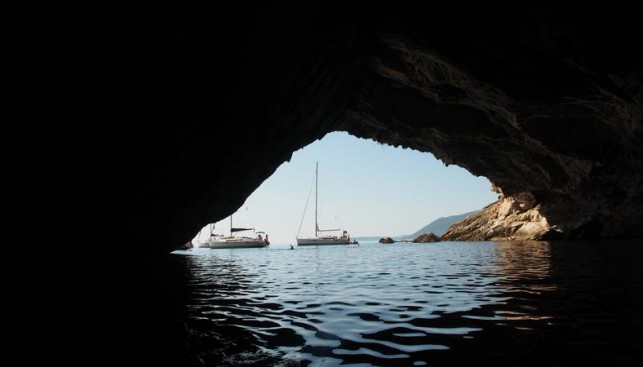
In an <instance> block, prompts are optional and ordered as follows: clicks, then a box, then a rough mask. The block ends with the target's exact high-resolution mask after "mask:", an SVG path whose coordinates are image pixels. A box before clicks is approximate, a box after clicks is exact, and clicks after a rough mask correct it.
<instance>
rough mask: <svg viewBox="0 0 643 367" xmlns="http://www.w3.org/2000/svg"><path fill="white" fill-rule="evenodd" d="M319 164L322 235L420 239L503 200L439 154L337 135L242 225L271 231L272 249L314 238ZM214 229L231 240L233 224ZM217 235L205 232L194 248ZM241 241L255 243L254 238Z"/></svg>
mask: <svg viewBox="0 0 643 367" xmlns="http://www.w3.org/2000/svg"><path fill="white" fill-rule="evenodd" d="M315 162H319V178H318V181H319V199H318V223H319V228H320V229H332V228H341V229H343V230H346V231H348V233H349V234H350V235H351V236H352V237H360V236H390V237H393V238H395V237H397V236H400V235H407V234H412V233H414V232H416V231H418V230H419V229H421V228H422V227H424V226H425V225H427V224H429V223H431V222H432V221H434V220H436V219H438V218H440V217H446V216H450V215H457V214H462V213H466V212H469V211H473V210H479V209H481V208H482V207H484V206H485V205H487V204H490V203H492V202H494V201H495V200H496V199H497V197H498V194H496V193H494V192H492V191H491V183H490V182H489V180H488V179H487V178H485V177H476V176H473V175H472V174H471V173H469V172H468V171H467V170H465V169H463V168H460V167H457V166H455V165H450V166H449V167H446V166H445V164H444V163H442V161H439V160H437V159H436V158H435V157H434V156H433V155H432V154H429V153H421V152H418V151H416V150H412V149H403V148H395V147H392V146H388V145H383V144H380V143H377V142H375V141H372V140H368V139H360V138H356V137H354V136H352V135H349V134H347V133H345V132H333V133H330V134H328V135H326V136H325V137H324V138H323V139H321V140H317V141H315V142H313V143H312V144H310V145H308V146H306V147H304V148H302V149H300V150H298V151H296V152H294V153H293V155H292V159H291V160H290V162H285V163H283V164H282V165H281V166H280V167H279V168H278V169H277V170H276V171H275V173H274V174H273V175H272V176H271V177H269V178H268V179H267V180H266V181H264V182H263V184H261V186H259V187H258V188H257V190H255V192H253V193H252V194H251V195H250V196H249V197H248V199H246V202H245V203H244V204H243V205H242V206H241V207H240V208H239V210H237V212H236V213H235V214H233V216H232V218H233V223H234V226H235V227H252V228H255V230H256V231H264V232H266V233H268V235H269V236H270V242H271V244H291V243H292V244H294V243H295V238H296V237H297V234H298V231H299V236H300V237H310V236H314V229H315V224H314V223H315V220H314V210H315V209H314V206H315V192H314V190H315V188H314V181H315ZM309 195H310V196H309ZM307 201H308V206H307V208H306V202H307ZM305 208H306V212H305V215H304V209H305ZM302 218H303V222H302ZM300 223H301V229H300ZM214 226H215V230H214V232H215V233H222V234H225V235H229V234H230V219H229V217H228V218H225V219H223V220H221V221H219V222H217V223H215V225H214ZM209 233H210V229H209V227H205V228H204V229H203V230H202V231H201V232H200V235H197V236H196V237H195V239H194V241H196V242H198V241H199V239H201V240H205V239H206V238H207V237H208V236H209ZM327 234H328V233H327ZM335 234H341V232H335ZM238 235H247V236H252V237H254V234H253V233H252V231H248V232H240V233H239V234H238ZM196 242H195V243H196Z"/></svg>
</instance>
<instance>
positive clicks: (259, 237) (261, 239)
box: [257, 233, 268, 241]
mask: <svg viewBox="0 0 643 367" xmlns="http://www.w3.org/2000/svg"><path fill="white" fill-rule="evenodd" d="M266 237H268V236H267V235H266ZM257 239H258V240H259V241H263V237H261V233H259V234H258V235H257Z"/></svg>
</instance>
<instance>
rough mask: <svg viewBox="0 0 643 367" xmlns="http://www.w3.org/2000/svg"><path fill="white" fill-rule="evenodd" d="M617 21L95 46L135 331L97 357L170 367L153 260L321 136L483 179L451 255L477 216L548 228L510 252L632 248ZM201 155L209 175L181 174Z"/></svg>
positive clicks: (471, 24) (628, 123)
mask: <svg viewBox="0 0 643 367" xmlns="http://www.w3.org/2000/svg"><path fill="white" fill-rule="evenodd" d="M634 7H635V5H634V3H633V2H627V1H624V2H610V3H606V2H605V3H595V4H590V3H582V4H575V3H572V4H558V3H556V4H555V3H549V2H524V3H523V2H499V3H494V4H487V3H485V4H482V3H480V4H472V3H464V4H462V3H460V2H450V3H448V4H446V3H440V4H430V6H429V8H427V9H425V8H419V9H418V8H415V7H414V6H407V7H402V6H396V7H389V6H387V5H376V4H369V5H368V8H364V7H360V6H357V5H345V6H343V7H342V8H341V9H339V8H334V7H332V6H330V5H325V4H322V3H319V4H315V5H306V6H304V5H294V6H290V5H289V6H285V5H262V6H244V7H241V6H237V7H235V6H231V7H226V8H225V9H224V8H221V9H220V10H219V11H217V12H214V13H212V14H210V15H211V16H204V14H199V16H189V17H185V18H182V17H179V16H178V15H177V16H175V17H174V16H166V17H158V18H155V17H150V19H146V20H145V21H140V22H132V23H134V24H127V25H124V26H123V27H121V28H119V29H118V30H117V31H115V34H114V35H113V36H114V41H110V42H109V45H106V46H109V50H111V51H113V52H111V53H106V55H105V57H106V59H107V60H108V62H105V65H108V67H107V68H105V70H104V73H105V74H106V76H107V78H108V79H110V81H109V83H110V88H109V95H110V97H112V99H110V104H111V106H110V109H112V110H113V111H115V113H114V118H111V119H110V121H109V122H106V123H105V125H104V127H105V129H104V132H103V136H104V137H105V139H104V140H105V141H109V144H110V150H109V153H105V155H106V159H107V161H109V162H110V164H109V165H108V166H107V165H106V166H105V170H106V172H107V171H108V172H110V173H114V177H116V179H115V184H114V187H113V192H117V193H118V194H117V195H114V197H117V200H116V201H115V202H113V203H111V204H112V205H114V204H116V206H118V207H119V208H120V211H119V215H118V216H117V217H114V218H112V221H111V223H113V224H112V225H111V226H110V228H111V230H113V231H114V232H115V234H116V236H117V237H118V238H120V239H121V243H124V244H125V246H128V249H129V251H131V253H132V261H131V263H132V264H127V265H124V266H123V268H122V271H123V273H124V278H126V279H127V287H126V288H127V289H128V290H131V295H130V296H129V297H128V298H127V303H128V304H129V305H130V306H128V307H122V308H124V309H125V310H124V311H123V314H131V315H134V316H131V315H130V316H129V317H125V316H124V317H123V320H127V323H124V324H125V325H129V326H125V327H124V328H123V329H122V330H121V331H122V334H123V335H121V336H122V338H120V337H119V338H117V339H121V341H119V342H118V343H117V345H119V347H116V348H115V349H117V350H120V349H122V348H124V347H122V348H121V346H120V343H124V344H126V341H131V343H130V344H131V345H136V347H133V348H132V350H135V351H136V352H135V353H138V355H139V357H140V360H141V361H147V360H153V359H158V360H165V358H177V359H179V360H180V358H181V348H180V345H181V343H182V339H181V335H182V334H181V330H180V327H177V326H176V325H174V324H172V318H171V317H170V316H167V315H168V314H171V312H173V307H174V305H173V304H172V301H170V300H169V299H170V298H171V299H173V300H176V299H179V301H177V302H179V303H180V296H176V295H174V296H172V297H169V296H168V295H167V290H168V288H169V286H168V283H171V281H170V280H169V279H170V278H172V277H173V276H180V275H176V274H171V272H169V271H168V270H167V269H166V268H165V267H164V259H165V257H167V255H168V253H169V252H171V251H173V250H175V249H176V248H178V247H179V246H181V245H183V244H184V243H185V242H186V241H187V240H189V239H190V238H192V237H193V236H194V235H195V233H197V232H198V230H199V229H201V228H202V227H203V226H205V225H206V224H207V223H210V222H215V221H217V220H220V219H222V218H225V217H226V216H228V215H229V214H231V213H232V212H234V211H235V210H236V209H237V208H238V207H239V206H240V205H241V204H242V203H243V201H244V200H245V198H247V197H248V196H249V195H250V194H251V193H252V192H253V191H254V190H255V189H256V188H257V187H258V186H259V185H260V184H261V183H262V182H263V180H265V179H266V178H267V177H269V176H270V175H271V174H272V173H273V172H274V171H275V170H276V169H277V167H279V165H281V164H282V163H283V162H286V161H288V160H289V159H290V157H291V155H292V153H293V152H294V151H296V150H298V149H300V148H302V147H304V146H306V145H308V144H310V143H311V142H313V141H315V140H317V139H320V138H322V137H323V136H324V135H325V134H327V133H329V132H333V131H345V132H348V133H349V134H351V135H354V136H356V137H360V138H367V139H373V140H375V141H377V142H381V143H383V144H388V145H392V146H402V147H407V148H412V149H415V150H418V151H421V152H429V153H432V154H433V155H435V157H436V158H438V159H440V160H442V161H443V162H445V163H446V164H454V165H458V166H460V167H463V168H465V169H467V170H468V171H469V172H471V173H472V174H474V175H477V176H485V177H487V178H488V179H489V180H490V181H491V182H492V183H493V184H494V186H495V187H496V188H497V190H498V192H499V194H500V195H501V199H500V200H501V201H502V202H500V201H499V203H497V206H491V207H489V208H486V209H485V210H486V211H487V212H488V213H487V215H488V217H487V218H486V219H485V218H477V219H476V220H473V221H471V222H469V223H465V224H464V225H463V226H462V227H461V228H460V229H454V230H452V231H450V233H449V234H448V235H449V236H450V237H448V238H449V239H451V240H469V239H483V240H484V239H486V237H485V233H487V232H488V228H486V227H484V226H485V223H488V222H489V221H492V220H496V222H498V221H500V222H502V220H503V219H505V218H504V217H503V218H498V217H497V216H496V217H494V215H496V214H497V212H498V207H499V206H501V205H505V206H506V207H509V208H510V209H511V211H512V213H514V214H515V215H514V218H516V217H519V216H520V214H522V213H528V214H529V215H527V216H528V217H529V218H532V219H533V218H535V217H537V221H539V223H540V222H542V221H543V220H545V221H546V225H543V226H540V227H538V228H535V229H534V228H533V226H532V229H533V231H531V232H524V231H523V232H520V233H517V235H520V234H521V233H522V234H523V235H524V236H526V237H528V238H533V239H547V240H574V239H588V238H589V239H599V238H640V237H641V236H642V235H643V227H641V225H640V224H641V223H643V196H642V190H643V189H642V188H643V159H642V158H643V148H642V147H643V134H642V131H641V128H642V126H643V89H642V87H643V73H642V71H643V70H642V69H643V59H642V58H641V55H640V52H639V50H638V47H637V46H636V45H637V44H640V43H641V42H640V36H639V33H638V32H637V30H636V29H635V28H636V27H637V24H638V21H639V19H638V18H639V17H640V16H639V13H637V12H636V11H635V9H634ZM108 39H109V37H108ZM110 116H111V113H110ZM213 157H217V162H219V163H218V164H217V165H216V166H213V167H212V169H211V170H207V171H205V172H204V171H203V170H200V169H199V167H204V166H207V165H208V162H211V161H212V159H213ZM197 171H199V172H200V173H199V175H198V177H197V178H195V175H194V173H195V172H197ZM221 192H225V193H226V194H225V195H219V194H217V193H221ZM487 209H488V210H487ZM494 213H496V214H494ZM520 220H521V221H523V222H525V223H528V222H529V221H528V220H526V219H525V218H524V216H523V217H521V218H520ZM496 224H497V223H496ZM509 227H510V226H509V225H508V226H507V227H506V228H509ZM141 228H148V229H149V228H153V229H154V230H153V232H152V234H150V232H149V231H142V230H141ZM480 228H482V229H483V230H481V229H480ZM512 228H513V227H512ZM129 265H131V267H130V266H129ZM127 294H130V293H127ZM130 307H131V308H130ZM128 330H136V332H135V333H134V334H135V336H136V337H133V336H131V335H130V336H127V335H125V334H128V333H129V331H128ZM139 337H140V338H139ZM129 339H134V340H129ZM141 339H142V340H144V344H145V347H143V346H141V344H137V341H138V342H139V343H140V340H141Z"/></svg>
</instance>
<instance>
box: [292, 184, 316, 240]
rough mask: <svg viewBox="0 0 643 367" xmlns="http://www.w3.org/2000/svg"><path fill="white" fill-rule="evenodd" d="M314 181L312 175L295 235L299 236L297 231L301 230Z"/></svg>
mask: <svg viewBox="0 0 643 367" xmlns="http://www.w3.org/2000/svg"><path fill="white" fill-rule="evenodd" d="M314 182H315V179H314V177H313V181H312V182H311V183H310V190H308V198H307V199H306V206H305V207H304V214H302V215H301V222H299V229H298V230H297V236H295V237H299V232H301V225H302V224H303V223H304V217H305V216H306V209H307V208H308V202H309V201H310V194H311V193H312V192H313V183H314Z"/></svg>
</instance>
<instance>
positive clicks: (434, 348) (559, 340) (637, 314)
mask: <svg viewBox="0 0 643 367" xmlns="http://www.w3.org/2000/svg"><path fill="white" fill-rule="evenodd" d="M172 261H173V262H174V261H175V262H176V266H178V267H179V268H180V269H181V271H182V272H183V273H184V274H185V275H184V279H182V281H183V282H184V285H183V287H184V292H185V294H186V304H185V310H184V315H183V318H184V319H183V322H184V323H185V325H186V328H187V331H188V335H189V349H190V351H191V353H192V354H193V356H194V358H195V359H197V360H200V361H202V362H203V363H204V364H205V365H208V366H336V365H342V366H471V365H485V364H489V365H494V366H576V365H578V366H581V365H584V366H588V365H589V366H642V365H643V336H642V335H643V244H641V243H638V242H626V241H613V242H598V243H594V242H576V243H563V242H555V243H548V242H442V243H427V244H412V243H397V244H391V245H382V244H378V243H362V244H360V245H359V246H358V245H350V246H320V247H299V248H297V247H295V249H294V250H290V248H289V247H286V246H271V248H267V249H233V250H227V249H223V250H221V249H220V250H210V249H193V250H189V251H176V252H174V254H173V259H172Z"/></svg>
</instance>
